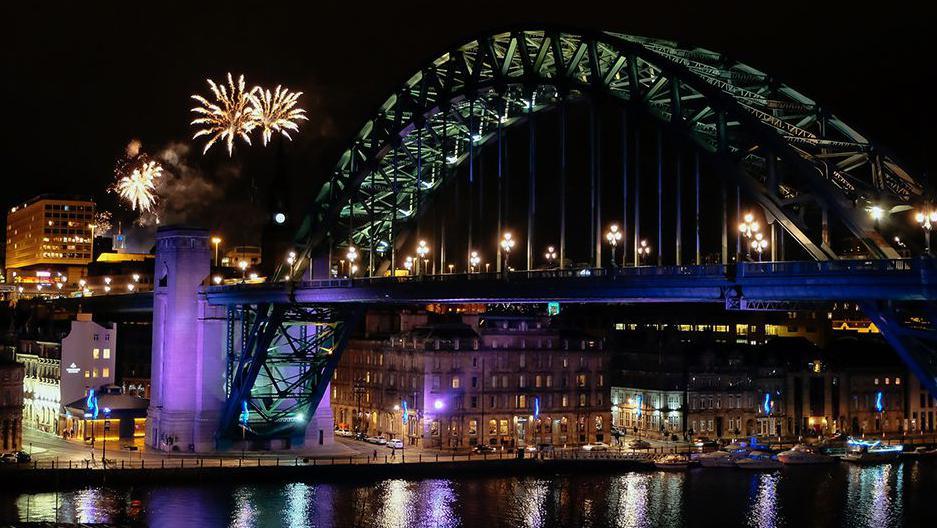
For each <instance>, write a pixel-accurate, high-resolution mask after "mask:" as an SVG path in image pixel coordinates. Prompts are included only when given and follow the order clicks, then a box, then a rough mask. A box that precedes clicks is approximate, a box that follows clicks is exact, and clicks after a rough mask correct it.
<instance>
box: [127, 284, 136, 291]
mask: <svg viewBox="0 0 937 528" xmlns="http://www.w3.org/2000/svg"><path fill="white" fill-rule="evenodd" d="M134 288H135V286H134V285H133V283H132V282H131V283H130V284H128V285H127V291H129V292H132V291H133V290H134Z"/></svg>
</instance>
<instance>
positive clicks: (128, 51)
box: [0, 0, 937, 239]
mask: <svg viewBox="0 0 937 528" xmlns="http://www.w3.org/2000/svg"><path fill="white" fill-rule="evenodd" d="M717 3H718V4H720V5H722V6H723V7H720V8H714V7H712V5H713V4H717ZM25 4H26V2H17V3H16V5H15V6H14V7H10V6H7V8H6V9H5V15H4V17H3V18H4V22H3V28H2V31H0V33H2V35H0V39H2V46H0V53H2V56H3V65H4V68H3V70H4V78H5V81H4V83H3V90H4V98H3V100H4V103H5V109H4V110H5V112H4V113H5V115H7V126H6V127H3V134H4V138H3V146H4V154H3V191H2V193H0V204H2V205H4V206H8V205H10V204H12V203H16V202H18V201H20V200H23V199H26V198H29V197H31V196H33V195H35V194H38V193H45V192H61V193H82V194H90V195H92V196H93V197H95V198H96V199H97V200H99V201H100V202H101V203H102V205H104V206H105V207H113V200H114V199H113V196H112V195H110V196H108V195H106V194H105V192H104V189H105V187H106V186H107V185H108V184H109V183H110V182H111V181H112V178H113V167H114V164H115V161H116V160H117V159H118V157H119V156H120V155H121V153H122V151H123V149H124V146H125V145H126V144H127V143H128V141H130V140H131V139H133V138H138V139H140V140H141V141H142V142H143V145H144V149H145V150H147V151H148V152H152V153H155V152H158V151H161V150H162V149H166V148H169V147H171V146H172V145H173V144H174V143H175V147H172V148H180V146H182V148H184V144H185V143H187V142H188V138H189V137H190V135H191V129H190V127H189V125H188V122H189V120H190V119H191V115H190V113H189V108H190V107H191V106H192V105H191V102H190V100H189V95H190V94H192V93H196V92H198V93H204V92H206V91H207V90H206V86H205V81H204V79H205V77H212V78H214V79H216V80H217V79H220V78H221V77H222V76H223V75H224V74H225V73H226V72H228V71H232V72H235V73H237V72H243V73H245V74H246V75H247V77H248V82H249V83H251V84H254V83H257V84H269V85H275V84H277V83H282V84H284V85H286V86H288V87H290V88H291V89H294V90H301V91H303V92H305V95H304V96H303V98H302V100H301V101H302V105H303V106H304V107H305V108H306V109H307V110H308V112H309V116H310V118H311V120H310V121H309V122H308V123H306V124H304V126H303V129H302V132H301V133H300V134H299V135H298V136H297V137H296V138H295V141H294V142H293V143H292V144H286V145H285V146H284V148H283V152H284V154H285V156H283V158H281V159H286V160H288V161H287V162H285V163H283V162H281V163H280V165H279V167H280V169H279V170H283V171H286V172H288V174H289V177H290V181H291V182H292V184H291V185H292V188H291V192H290V196H291V198H292V199H293V200H294V202H295V203H293V204H291V206H292V207H293V208H294V209H296V208H299V207H301V203H302V202H303V201H304V200H305V199H306V198H307V197H309V196H311V195H313V194H314V192H315V191H316V190H317V188H318V185H319V183H320V182H321V178H322V177H323V176H324V175H326V174H328V173H329V171H330V169H331V167H332V166H333V165H334V163H335V161H336V159H337V156H338V154H339V152H340V151H341V150H342V149H343V148H344V144H345V142H346V141H347V139H348V138H349V137H350V136H351V135H353V134H354V132H355V131H356V130H357V128H358V127H359V126H360V125H361V123H362V122H363V121H364V120H365V119H366V118H367V117H368V115H369V114H370V113H371V112H372V111H373V110H374V109H375V107H376V106H377V105H378V104H380V103H381V102H382V101H383V99H384V98H385V97H386V96H387V95H388V94H389V93H390V91H391V90H392V89H393V88H394V87H396V86H397V85H399V84H400V83H401V82H402V81H404V80H405V79H406V78H407V77H409V76H410V75H411V74H412V73H413V72H414V71H415V70H416V69H417V68H418V67H419V66H420V65H421V64H422V63H424V62H425V61H427V60H429V59H432V58H433V57H435V56H436V55H438V54H439V53H440V52H442V51H443V50H444V49H445V48H447V47H449V46H453V45H457V44H459V43H461V42H462V41H464V40H466V39H467V38H468V37H471V36H472V35H475V34H476V33H479V32H485V31H489V30H493V29H506V28H511V27H516V26H526V27H531V28H537V27H540V26H543V25H545V24H550V25H563V26H569V27H584V28H596V29H608V30H614V31H621V32H628V33H633V34H637V35H644V36H649V37H658V38H665V39H674V40H678V41H682V42H686V43H692V44H695V45H699V46H702V47H706V48H709V49H713V50H717V51H721V52H725V53H727V54H729V55H731V56H733V57H735V58H737V59H739V60H741V61H743V62H746V63H748V64H751V65H752V66H754V67H756V68H759V69H761V70H762V71H765V72H768V73H771V74H773V75H775V76H776V77H778V78H779V79H781V80H782V81H784V82H786V83H788V84H790V85H791V86H793V87H795V88H796V89H798V90H800V91H801V92H803V93H805V94H807V95H808V96H810V97H813V98H814V99H816V100H818V101H820V102H823V103H825V104H826V105H827V106H828V107H829V108H830V109H831V110H832V111H833V112H834V113H836V114H838V115H839V116H840V117H841V118H843V119H844V120H845V121H846V122H847V123H849V124H851V125H852V126H853V127H855V128H857V129H858V130H859V131H860V132H862V133H864V134H865V135H867V136H869V137H871V138H874V140H876V141H877V142H879V143H882V144H884V145H886V146H887V147H890V148H891V149H892V150H893V151H894V152H895V154H896V155H897V157H898V158H899V159H901V160H902V161H903V162H904V163H905V165H906V166H908V167H909V168H911V169H912V171H914V173H915V174H916V175H918V177H919V178H922V179H923V177H924V176H923V175H924V174H925V173H926V172H929V173H931V174H933V173H934V171H935V169H937V167H935V164H937V161H935V160H937V158H935V156H934V155H933V154H932V153H931V150H932V149H933V145H934V144H935V141H934V140H935V136H937V134H935V132H934V123H935V122H937V119H935V118H937V115H935V110H934V105H933V101H932V100H931V98H930V96H929V90H930V89H931V88H932V86H933V85H934V82H933V81H934V80H935V79H934V78H935V73H934V69H935V67H934V64H933V61H932V58H931V56H930V55H931V52H932V51H933V50H934V48H935V46H934V43H935V38H934V28H933V27H932V22H933V17H932V15H930V13H929V12H928V10H927V9H926V8H925V7H923V5H921V4H920V3H917V4H916V5H915V6H913V7H912V6H911V5H910V3H909V4H908V5H907V6H902V5H900V2H886V3H876V5H875V7H874V10H873V9H870V8H867V7H862V6H861V3H859V2H848V3H846V2H843V3H837V4H838V5H839V7H830V6H826V7H820V4H821V2H808V3H796V2H787V3H776V2H771V3H758V2H750V1H749V2H699V1H696V2H686V3H683V4H674V3H669V4H665V3H663V2H645V3H641V5H644V6H648V7H633V6H632V4H635V3H634V2H591V3H590V2H566V3H563V4H557V5H555V6H550V5H547V3H546V2H541V3H533V2H515V3H509V2H504V1H498V2H481V1H476V2H441V1H436V2H415V1H411V2H379V3H378V2H375V3H373V4H371V3H365V2H351V1H347V0H346V1H344V2H323V1H316V2H303V3H296V5H297V6H301V7H289V6H288V5H287V4H288V3H287V2H269V1H268V2H256V3H251V4H249V5H242V6H241V7H231V5H232V3H231V2H223V3H221V2H219V3H217V4H215V5H208V3H207V2H198V4H206V5H204V6H199V7H193V5H194V4H196V2H152V3H149V2H122V3H116V2H103V3H101V4H105V5H101V6H98V5H94V4H98V2H80V3H69V4H70V5H69V6H68V7H55V6H54V4H55V3H53V2H42V3H41V4H42V5H41V6H37V7H32V6H30V7H25ZM190 4H191V5H190ZM608 4H612V5H614V6H615V7H604V6H606V5H608ZM768 4H770V6H771V7H770V8H769V7H764V8H760V7H756V6H759V5H765V6H767V5H768ZM823 4H828V3H827V2H823ZM535 6H539V7H535ZM195 148H199V149H200V147H195ZM276 151H277V149H276V148H268V149H259V148H253V149H250V150H248V149H246V148H239V149H238V150H236V151H235V156H234V158H232V159H230V160H229V159H228V156H227V153H226V152H225V151H224V149H223V148H213V149H212V151H210V152H209V155H207V156H206V157H204V158H201V157H200V156H198V155H197V154H195V153H193V154H195V155H192V156H190V159H191V164H192V167H191V169H192V170H193V171H196V172H200V173H204V174H205V175H206V181H208V182H210V183H208V184H207V185H217V188H215V189H213V190H209V191H207V192H205V193H203V194H201V195H199V196H202V197H206V198H199V199H200V200H202V201H204V202H209V201H210V202H212V203H201V204H189V203H185V202H184V201H181V202H180V203H179V205H180V206H182V208H185V209H191V210H196V209H197V210H198V215H200V216H198V217H197V218H184V219H185V220H190V221H198V222H203V223H216V222H219V219H220V218H227V220H226V222H227V224H226V225H227V227H226V229H227V230H228V231H229V233H228V234H227V236H229V237H232V238H235V239H236V238H238V237H239V236H243V233H244V232H247V231H250V229H252V228H254V227H256V223H257V218H262V217H263V216H264V212H265V211H266V208H267V205H268V202H267V201H266V198H264V197H263V195H264V190H265V189H266V187H265V185H269V181H270V179H271V175H272V174H273V172H274V170H275V169H274V167H277V166H278V165H277V156H276V155H275V153H276ZM251 178H253V179H254V182H255V183H254V185H255V186H256V187H257V188H258V189H259V190H260V191H259V193H258V195H257V196H258V197H257V198H256V200H255V203H253V204H251V203H250V200H249V198H248V196H249V195H250V193H249V192H248V191H249V187H250V183H249V182H250V181H251ZM212 227H216V226H212Z"/></svg>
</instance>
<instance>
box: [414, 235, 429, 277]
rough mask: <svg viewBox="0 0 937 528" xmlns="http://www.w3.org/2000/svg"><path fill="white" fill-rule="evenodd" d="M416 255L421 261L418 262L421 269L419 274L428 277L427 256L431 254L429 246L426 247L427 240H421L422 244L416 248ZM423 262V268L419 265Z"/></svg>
mask: <svg viewBox="0 0 937 528" xmlns="http://www.w3.org/2000/svg"><path fill="white" fill-rule="evenodd" d="M416 254H417V256H418V257H419V260H418V261H417V267H418V268H419V269H418V270H417V273H420V274H422V275H426V266H427V259H426V255H427V254H429V246H428V245H426V241H425V240H420V243H419V244H418V245H417V247H416ZM421 261H422V263H423V265H422V266H420V265H419V264H420V262H421Z"/></svg>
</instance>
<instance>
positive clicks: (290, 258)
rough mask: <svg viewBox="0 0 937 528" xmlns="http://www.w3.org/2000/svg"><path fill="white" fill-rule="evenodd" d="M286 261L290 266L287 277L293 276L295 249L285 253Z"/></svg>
mask: <svg viewBox="0 0 937 528" xmlns="http://www.w3.org/2000/svg"><path fill="white" fill-rule="evenodd" d="M286 263H287V264H289V266H290V276H289V277H287V279H289V278H291V277H292V276H293V271H294V270H293V265H294V264H296V252H295V251H290V252H289V253H287V255H286Z"/></svg>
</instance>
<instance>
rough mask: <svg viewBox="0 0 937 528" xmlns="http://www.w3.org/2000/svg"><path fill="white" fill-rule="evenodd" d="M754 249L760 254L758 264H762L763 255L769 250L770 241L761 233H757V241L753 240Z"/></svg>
mask: <svg viewBox="0 0 937 528" xmlns="http://www.w3.org/2000/svg"><path fill="white" fill-rule="evenodd" d="M751 246H752V249H754V250H755V251H756V252H757V253H758V262H761V254H762V253H763V252H764V250H765V249H767V248H768V241H767V240H765V236H764V235H762V234H761V233H755V240H752V244H751Z"/></svg>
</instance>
